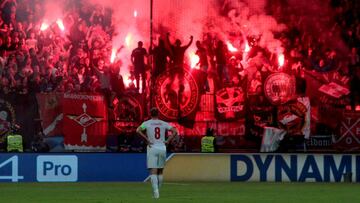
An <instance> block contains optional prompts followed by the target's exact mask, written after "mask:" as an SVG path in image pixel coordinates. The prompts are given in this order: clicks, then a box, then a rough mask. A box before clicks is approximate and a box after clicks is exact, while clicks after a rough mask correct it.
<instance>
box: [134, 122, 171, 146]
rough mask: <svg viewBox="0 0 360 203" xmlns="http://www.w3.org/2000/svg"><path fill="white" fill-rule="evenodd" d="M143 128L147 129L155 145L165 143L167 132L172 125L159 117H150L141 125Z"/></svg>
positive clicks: (149, 137)
mask: <svg viewBox="0 0 360 203" xmlns="http://www.w3.org/2000/svg"><path fill="white" fill-rule="evenodd" d="M140 128H141V130H146V135H147V137H148V139H149V141H150V142H151V143H153V145H165V144H164V142H165V133H166V131H167V130H170V129H171V128H172V126H171V125H170V124H169V123H167V122H165V121H162V120H159V119H150V120H147V121H145V122H143V123H142V124H141V126H140Z"/></svg>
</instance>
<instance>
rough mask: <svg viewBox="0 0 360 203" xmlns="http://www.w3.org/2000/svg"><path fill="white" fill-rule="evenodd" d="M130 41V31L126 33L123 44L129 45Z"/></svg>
mask: <svg viewBox="0 0 360 203" xmlns="http://www.w3.org/2000/svg"><path fill="white" fill-rule="evenodd" d="M131 41H132V35H131V33H128V34H127V35H126V37H125V46H126V47H130V45H131Z"/></svg>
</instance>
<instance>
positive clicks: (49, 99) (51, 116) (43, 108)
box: [36, 93, 63, 136]
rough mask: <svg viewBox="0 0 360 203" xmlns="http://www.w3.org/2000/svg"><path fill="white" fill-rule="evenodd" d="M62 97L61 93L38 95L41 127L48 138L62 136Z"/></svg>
mask: <svg viewBox="0 0 360 203" xmlns="http://www.w3.org/2000/svg"><path fill="white" fill-rule="evenodd" d="M62 96H63V94H60V93H47V94H43V93H39V94H36V99H37V102H38V106H39V115H40V120H41V126H42V128H43V132H44V134H45V135H46V136H55V135H62V126H63V123H62V119H63V113H62V103H61V99H62Z"/></svg>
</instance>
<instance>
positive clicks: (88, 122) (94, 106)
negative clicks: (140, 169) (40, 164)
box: [63, 93, 108, 151]
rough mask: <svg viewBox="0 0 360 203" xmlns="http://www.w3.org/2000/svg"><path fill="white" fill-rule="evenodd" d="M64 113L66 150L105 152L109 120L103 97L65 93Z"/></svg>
mask: <svg viewBox="0 0 360 203" xmlns="http://www.w3.org/2000/svg"><path fill="white" fill-rule="evenodd" d="M63 113H64V126H63V133H64V145H65V149H67V150H76V151H105V149H106V134H107V131H108V118H107V109H106V104H105V101H104V97H103V96H101V95H88V94H67V93H65V94H64V98H63Z"/></svg>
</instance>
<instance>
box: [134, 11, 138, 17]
mask: <svg viewBox="0 0 360 203" xmlns="http://www.w3.org/2000/svg"><path fill="white" fill-rule="evenodd" d="M137 16H138V12H137V10H135V11H134V17H135V18H136V17H137Z"/></svg>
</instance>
